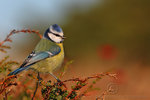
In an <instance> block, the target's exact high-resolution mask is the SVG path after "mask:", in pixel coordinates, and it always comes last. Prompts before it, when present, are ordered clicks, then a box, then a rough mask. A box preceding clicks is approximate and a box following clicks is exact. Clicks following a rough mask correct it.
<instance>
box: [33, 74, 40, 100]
mask: <svg viewBox="0 0 150 100" xmlns="http://www.w3.org/2000/svg"><path fill="white" fill-rule="evenodd" d="M37 79H38V81H37V82H36V87H35V91H34V93H33V96H32V100H33V99H34V97H35V94H36V92H37V89H38V85H39V81H40V74H39V72H38V75H37Z"/></svg>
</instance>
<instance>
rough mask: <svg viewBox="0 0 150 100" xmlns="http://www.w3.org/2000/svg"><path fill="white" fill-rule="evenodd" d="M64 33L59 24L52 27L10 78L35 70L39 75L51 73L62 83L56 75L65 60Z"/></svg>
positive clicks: (11, 73)
mask: <svg viewBox="0 0 150 100" xmlns="http://www.w3.org/2000/svg"><path fill="white" fill-rule="evenodd" d="M64 39H65V37H64V33H63V30H62V28H61V27H60V26H58V25H57V24H53V25H51V26H50V27H49V28H48V29H47V30H46V31H45V33H44V34H43V37H42V39H41V40H40V41H39V43H38V44H37V45H36V47H35V49H34V50H33V51H32V52H31V53H30V54H29V56H27V58H26V59H25V60H24V62H23V63H22V64H21V65H20V67H19V68H18V69H16V70H14V71H13V72H10V73H9V74H8V76H11V75H17V74H19V73H20V72H22V71H24V70H27V69H33V70H34V71H36V72H38V75H39V73H49V74H50V75H52V76H53V77H54V78H55V79H56V80H57V81H60V80H59V79H58V78H57V77H56V76H55V75H54V74H53V71H55V70H56V69H57V68H59V67H60V66H61V65H62V63H63V60H64V47H63V41H64Z"/></svg>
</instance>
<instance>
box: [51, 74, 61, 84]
mask: <svg viewBox="0 0 150 100" xmlns="http://www.w3.org/2000/svg"><path fill="white" fill-rule="evenodd" d="M50 75H52V76H53V77H54V78H55V79H56V80H57V82H61V80H60V79H59V78H57V77H56V76H55V75H54V74H52V73H50Z"/></svg>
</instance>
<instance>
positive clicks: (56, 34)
mask: <svg viewBox="0 0 150 100" xmlns="http://www.w3.org/2000/svg"><path fill="white" fill-rule="evenodd" d="M52 34H54V35H55V36H58V37H62V36H60V35H58V34H55V33H52Z"/></svg>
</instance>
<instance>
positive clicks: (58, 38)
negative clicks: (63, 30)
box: [48, 33, 62, 43]
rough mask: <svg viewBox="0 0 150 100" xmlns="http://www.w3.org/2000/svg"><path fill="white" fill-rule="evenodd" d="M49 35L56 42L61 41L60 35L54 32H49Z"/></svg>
mask: <svg viewBox="0 0 150 100" xmlns="http://www.w3.org/2000/svg"><path fill="white" fill-rule="evenodd" d="M48 36H49V37H50V39H51V40H53V41H54V42H56V43H60V42H61V41H62V39H61V38H60V37H58V36H55V35H54V34H51V33H49V34H48Z"/></svg>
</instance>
